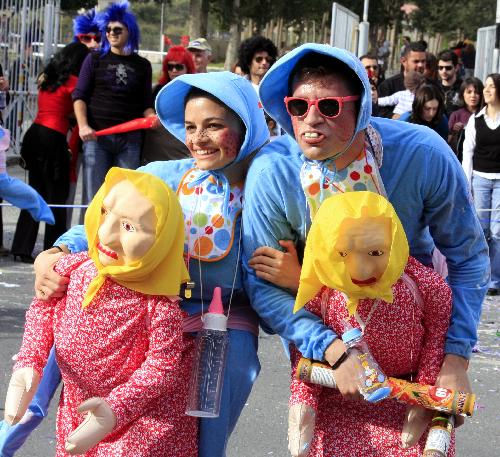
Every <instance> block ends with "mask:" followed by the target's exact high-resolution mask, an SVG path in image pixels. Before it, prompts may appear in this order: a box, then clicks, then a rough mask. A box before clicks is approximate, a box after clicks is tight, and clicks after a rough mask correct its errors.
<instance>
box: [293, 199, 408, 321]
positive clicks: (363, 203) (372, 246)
mask: <svg viewBox="0 0 500 457" xmlns="http://www.w3.org/2000/svg"><path fill="white" fill-rule="evenodd" d="M408 255H409V248H408V241H407V239H406V235H405V232H404V229H403V226H402V225H401V221H400V220H399V218H398V216H397V214H396V212H395V210H394V208H393V207H392V205H391V204H390V203H389V201H387V200H386V199H385V198H384V197H382V196H381V195H378V194H375V193H373V192H347V193H344V194H339V195H335V196H332V197H330V198H328V199H326V200H325V201H324V202H323V204H322V205H321V207H320V209H319V211H318V212H317V214H316V216H315V218H314V221H313V223H312V226H311V230H310V231H309V234H308V236H307V241H306V248H305V252H304V261H303V264H302V272H301V276H300V285H299V291H298V293H297V298H296V301H295V307H294V312H295V311H298V310H299V309H300V308H302V307H303V306H304V305H305V304H306V303H307V302H308V301H309V300H311V299H312V298H313V297H314V296H315V295H316V294H317V293H318V292H319V290H320V289H321V287H322V286H327V287H329V288H331V289H336V290H338V291H341V292H343V293H344V294H345V295H346V296H347V309H348V311H349V314H350V315H352V314H354V312H355V311H356V307H357V304H358V301H359V300H360V299H363V298H380V299H382V300H384V301H386V302H388V303H392V301H393V295H392V285H393V284H394V283H395V282H396V281H397V280H398V279H399V278H400V277H401V275H402V273H403V270H404V268H405V266H406V263H407V262H408Z"/></svg>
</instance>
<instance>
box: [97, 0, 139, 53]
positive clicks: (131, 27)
mask: <svg viewBox="0 0 500 457" xmlns="http://www.w3.org/2000/svg"><path fill="white" fill-rule="evenodd" d="M97 21H98V24H99V30H100V31H101V34H102V36H103V38H102V51H101V55H104V54H107V53H108V52H109V50H110V48H111V46H110V45H109V41H108V40H107V38H106V27H107V26H108V24H109V23H110V22H120V23H121V24H123V25H124V26H125V27H127V30H128V41H127V44H126V45H125V48H124V51H125V52H126V53H127V54H131V53H133V52H137V51H138V50H139V39H140V33H139V26H138V25H137V20H136V18H135V16H134V14H133V13H132V11H130V9H129V3H128V2H127V1H124V2H121V3H111V5H109V6H108V7H107V8H106V9H105V10H104V11H103V12H102V14H98V15H97Z"/></svg>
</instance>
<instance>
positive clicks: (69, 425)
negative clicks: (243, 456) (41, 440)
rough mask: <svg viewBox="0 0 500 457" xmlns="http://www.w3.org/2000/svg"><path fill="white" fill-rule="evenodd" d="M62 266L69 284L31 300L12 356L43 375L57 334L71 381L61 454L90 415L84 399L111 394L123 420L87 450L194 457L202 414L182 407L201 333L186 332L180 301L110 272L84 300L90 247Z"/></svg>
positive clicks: (99, 455)
mask: <svg viewBox="0 0 500 457" xmlns="http://www.w3.org/2000/svg"><path fill="white" fill-rule="evenodd" d="M56 271H57V272H58V273H59V274H62V275H65V276H69V277H70V282H69V285H68V291H67V293H66V295H65V296H64V297H63V298H60V299H54V300H52V301H51V302H50V303H46V302H43V301H40V300H37V299H34V300H33V302H32V303H31V306H30V308H29V310H28V312H27V315H26V327H25V332H24V338H23V344H22V347H21V350H20V352H19V356H18V361H17V363H16V365H15V369H17V368H22V367H34V368H35V369H36V370H37V371H38V372H39V373H40V374H41V373H42V370H43V367H44V366H45V363H46V361H47V357H48V354H49V351H50V348H51V347H52V345H53V343H54V342H55V347H56V358H57V363H58V365H59V368H60V369H61V374H62V379H63V382H64V388H63V391H62V394H61V399H60V401H59V409H58V412H57V450H56V456H66V455H68V454H66V452H65V451H64V444H65V441H66V437H67V436H68V435H69V434H70V433H71V432H72V431H73V430H74V429H75V428H77V427H78V425H79V424H80V423H81V422H82V420H83V417H82V416H81V415H80V414H78V413H77V407H78V406H79V405H80V404H81V403H82V402H83V401H84V400H86V399H88V398H90V397H102V398H104V399H105V400H106V402H108V404H109V405H110V406H111V408H112V410H113V412H114V413H115V414H116V417H117V425H116V428H115V430H114V431H113V432H112V433H111V434H109V435H108V436H107V437H106V438H105V439H104V440H103V441H101V442H100V443H99V444H98V445H97V446H95V447H94V448H92V449H91V450H89V451H88V452H87V453H86V454H85V455H86V456H87V457H118V456H120V457H122V456H130V457H141V456H144V457H146V456H148V457H155V456H158V457H165V456H167V455H168V456H172V457H174V456H175V457H190V456H193V457H195V456H197V455H198V448H197V425H198V424H197V419H196V418H194V417H190V416H186V415H185V414H184V411H185V408H186V402H187V384H188V382H187V381H188V379H189V373H190V370H191V364H192V357H193V354H194V352H193V350H194V339H193V338H192V337H190V336H186V335H184V334H183V332H182V319H183V313H182V312H181V310H180V308H179V305H178V301H177V300H170V299H169V298H167V297H160V296H148V295H144V294H141V293H139V292H134V291H132V290H130V289H127V288H125V287H123V286H121V285H119V284H117V283H115V282H113V281H112V280H111V279H106V282H105V283H104V285H103V286H102V287H101V289H100V290H99V292H98V293H97V295H96V296H95V298H94V300H93V301H92V303H91V304H90V305H89V306H88V307H87V308H86V309H82V306H81V303H82V301H83V297H84V294H85V291H86V290H87V288H88V285H89V283H90V281H91V280H92V279H93V278H94V277H95V276H96V274H97V270H96V268H95V266H94V263H93V262H92V261H91V260H90V259H89V258H88V256H87V254H86V253H80V254H75V255H68V256H64V257H62V258H61V260H60V261H59V262H58V264H57V266H56Z"/></svg>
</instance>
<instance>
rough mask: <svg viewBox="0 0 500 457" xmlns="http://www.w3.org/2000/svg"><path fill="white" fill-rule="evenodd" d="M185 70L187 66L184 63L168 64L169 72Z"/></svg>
mask: <svg viewBox="0 0 500 457" xmlns="http://www.w3.org/2000/svg"><path fill="white" fill-rule="evenodd" d="M184 68H186V66H185V65H184V64H182V63H168V64H167V69H168V71H174V70H177V71H182V70H184Z"/></svg>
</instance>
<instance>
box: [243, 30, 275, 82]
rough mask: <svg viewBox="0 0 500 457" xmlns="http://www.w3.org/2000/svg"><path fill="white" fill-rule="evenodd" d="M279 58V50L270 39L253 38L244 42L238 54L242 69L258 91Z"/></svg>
mask: <svg viewBox="0 0 500 457" xmlns="http://www.w3.org/2000/svg"><path fill="white" fill-rule="evenodd" d="M277 58H278V49H277V48H276V46H275V45H274V43H273V42H272V41H271V40H270V39H269V38H264V37H263V36H253V37H251V38H247V39H246V40H244V41H243V42H242V43H241V45H240V49H239V52H238V60H239V62H240V65H241V69H242V70H243V72H244V73H245V74H246V75H247V76H246V78H247V79H249V80H250V82H251V83H252V85H253V87H254V89H255V90H256V91H257V90H258V87H259V84H260V82H261V81H262V78H263V77H264V75H265V74H266V73H267V72H268V70H269V69H270V68H271V67H272V65H273V64H274V62H276V59H277Z"/></svg>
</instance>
